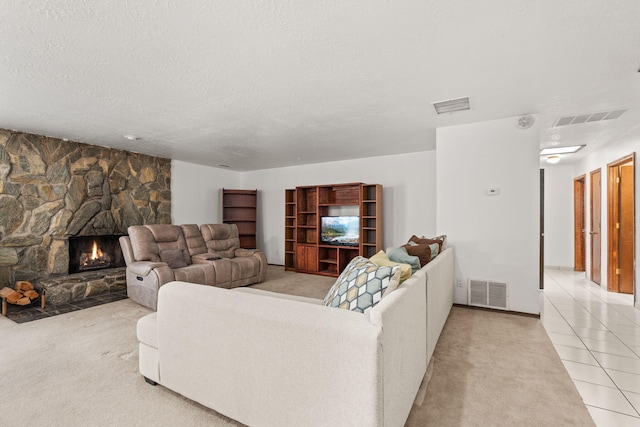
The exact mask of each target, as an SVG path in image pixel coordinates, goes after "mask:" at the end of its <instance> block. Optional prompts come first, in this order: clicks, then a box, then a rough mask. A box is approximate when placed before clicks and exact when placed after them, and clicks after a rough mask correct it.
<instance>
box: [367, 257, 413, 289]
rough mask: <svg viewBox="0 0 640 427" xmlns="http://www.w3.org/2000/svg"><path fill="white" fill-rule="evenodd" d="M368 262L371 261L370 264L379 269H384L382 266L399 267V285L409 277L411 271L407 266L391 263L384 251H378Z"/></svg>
mask: <svg viewBox="0 0 640 427" xmlns="http://www.w3.org/2000/svg"><path fill="white" fill-rule="evenodd" d="M369 261H371V262H372V263H374V264H375V265H377V266H379V267H384V266H390V267H394V266H396V265H397V266H398V267H400V270H401V271H402V272H401V273H400V283H402V282H404V281H405V280H407V279H408V278H409V277H411V274H412V270H411V266H410V265H409V264H405V263H399V262H395V261H391V260H390V259H389V257H388V256H387V254H386V253H385V252H384V251H380V252H378V253H377V254H375V255H374V256H372V257H371V258H369Z"/></svg>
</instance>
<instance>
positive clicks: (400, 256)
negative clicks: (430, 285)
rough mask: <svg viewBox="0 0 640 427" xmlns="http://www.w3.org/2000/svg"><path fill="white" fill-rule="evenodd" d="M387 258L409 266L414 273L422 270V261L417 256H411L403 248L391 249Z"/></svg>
mask: <svg viewBox="0 0 640 427" xmlns="http://www.w3.org/2000/svg"><path fill="white" fill-rule="evenodd" d="M387 256H388V257H389V259H390V260H391V261H393V262H398V263H401V264H409V265H410V266H411V271H412V272H413V273H415V272H416V271H418V270H420V259H419V258H418V257H417V256H412V255H409V253H408V252H407V250H406V249H405V248H403V247H400V248H391V249H389V250H388V251H387Z"/></svg>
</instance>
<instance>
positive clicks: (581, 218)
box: [573, 174, 587, 271]
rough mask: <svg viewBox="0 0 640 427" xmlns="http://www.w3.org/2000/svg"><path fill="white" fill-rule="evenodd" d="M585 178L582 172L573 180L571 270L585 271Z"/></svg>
mask: <svg viewBox="0 0 640 427" xmlns="http://www.w3.org/2000/svg"><path fill="white" fill-rule="evenodd" d="M586 179H587V175H586V174H583V175H580V176H579V177H577V178H574V180H573V252H574V253H573V270H574V271H585V270H586V263H587V252H586V244H587V242H586V236H585V233H586V228H587V226H586V218H585V199H586V197H585V196H586V193H585V192H586Z"/></svg>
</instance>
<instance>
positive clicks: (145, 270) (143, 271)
mask: <svg viewBox="0 0 640 427" xmlns="http://www.w3.org/2000/svg"><path fill="white" fill-rule="evenodd" d="M168 266H169V265H168V264H167V263H166V262H154V261H135V262H132V263H130V264H129V265H127V268H128V269H129V271H131V272H132V273H133V274H137V275H140V276H148V275H149V273H151V270H154V269H156V268H159V267H168Z"/></svg>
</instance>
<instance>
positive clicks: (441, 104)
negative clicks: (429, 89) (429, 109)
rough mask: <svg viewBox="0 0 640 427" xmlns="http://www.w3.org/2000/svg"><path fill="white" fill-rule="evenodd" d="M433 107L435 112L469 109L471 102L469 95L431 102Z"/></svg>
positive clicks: (442, 112)
mask: <svg viewBox="0 0 640 427" xmlns="http://www.w3.org/2000/svg"><path fill="white" fill-rule="evenodd" d="M431 105H433V108H435V109H436V113H438V114H444V113H453V112H455V111H463V110H470V109H471V104H470V103H469V97H468V96H467V97H464V98H456V99H448V100H446V101H438V102H432V103H431Z"/></svg>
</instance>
